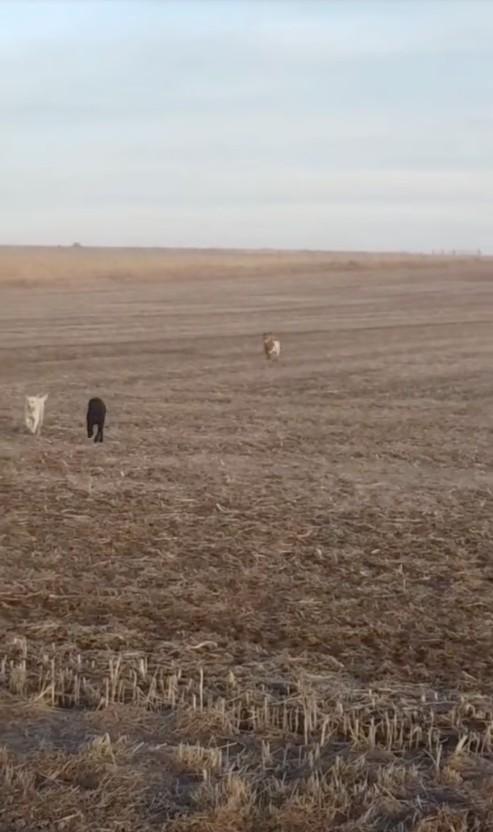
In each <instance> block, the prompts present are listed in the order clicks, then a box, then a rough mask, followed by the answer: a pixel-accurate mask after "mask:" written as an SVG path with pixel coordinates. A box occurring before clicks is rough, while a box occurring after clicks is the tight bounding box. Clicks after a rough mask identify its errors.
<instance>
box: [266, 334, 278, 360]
mask: <svg viewBox="0 0 493 832" xmlns="http://www.w3.org/2000/svg"><path fill="white" fill-rule="evenodd" d="M264 352H265V357H266V358H267V359H269V360H270V359H271V358H279V356H280V354H281V342H280V341H279V339H278V338H274V336H273V334H272V332H264Z"/></svg>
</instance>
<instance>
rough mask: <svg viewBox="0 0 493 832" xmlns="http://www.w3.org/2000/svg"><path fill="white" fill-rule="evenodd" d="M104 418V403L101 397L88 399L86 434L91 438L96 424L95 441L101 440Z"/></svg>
mask: <svg viewBox="0 0 493 832" xmlns="http://www.w3.org/2000/svg"><path fill="white" fill-rule="evenodd" d="M105 418H106V405H105V403H104V402H103V400H102V399H90V400H89V404H88V405H87V436H88V437H89V439H92V434H93V431H94V427H95V426H96V425H97V428H98V430H97V433H96V436H95V437H94V441H95V442H102V441H103V428H104V420H105Z"/></svg>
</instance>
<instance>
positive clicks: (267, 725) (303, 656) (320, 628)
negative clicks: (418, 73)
mask: <svg viewBox="0 0 493 832" xmlns="http://www.w3.org/2000/svg"><path fill="white" fill-rule="evenodd" d="M271 329H272V330H273V331H274V332H275V333H276V334H278V335H279V336H280V338H281V345H282V354H281V360H280V362H279V363H278V364H274V363H272V364H271V363H267V362H266V361H265V360H264V358H263V352H262V342H261V333H262V332H263V331H264V330H271ZM0 367H1V373H0V384H1V398H0V466H1V467H0V496H1V508H2V511H1V516H0V574H1V576H2V581H1V585H0V622H1V625H2V626H1V630H0V747H1V746H3V750H1V749H0V769H1V770H0V832H7V830H8V832H17V830H19V831H20V830H26V832H32V830H40V829H49V830H60V832H61V831H62V830H64V831H65V832H83V830H98V831H99V830H101V832H102V831H103V830H112V832H117V830H118V832H126V831H128V832H139V830H141V832H149V830H160V829H163V830H164V829H166V830H167V832H168V830H169V831H170V832H192V830H193V832H202V830H224V832H264V830H265V831H266V832H303V830H308V829H309V830H313V832H327V830H331V832H332V830H336V832H343V830H344V832H349V830H361V832H363V830H365V832H366V831H367V832H370V831H371V832H385V830H389V831H390V830H402V832H410V831H411V830H413V831H414V830H415V831H416V832H465V831H466V830H487V829H491V828H493V790H492V786H493V630H492V627H493V548H492V539H493V534H492V526H491V524H492V516H493V490H492V489H493V441H492V439H493V431H492V425H493V262H492V261H491V260H489V259H486V258H483V259H481V260H472V259H471V260H467V259H459V258H456V259H447V258H424V257H423V258H420V257H404V256H402V257H398V256H381V257H379V256H367V255H344V254H339V255H327V254H323V253H314V254H307V253H297V254H294V253H293V254H281V253H276V252H270V253H269V252H264V253H256V254H252V253H246V252H225V253H220V252H213V251H211V252H180V251H172V252H165V251H158V250H156V251H148V252H139V251H131V250H128V251H122V250H120V251H104V250H99V251H98V250H86V249H76V248H74V249H51V250H50V249H32V250H29V249H26V250H20V249H3V250H2V249H0ZM29 392H32V393H37V392H39V393H44V392H48V393H49V399H48V402H47V411H46V417H45V429H44V433H43V435H42V436H41V438H39V439H34V438H33V437H31V436H28V435H26V434H25V432H24V430H23V428H22V415H23V397H24V394H25V393H29ZM91 395H102V396H103V398H104V399H105V400H106V402H107V405H108V411H109V417H108V423H107V430H106V434H105V443H104V444H103V445H94V444H92V443H89V442H88V441H87V439H86V438H85V433H84V417H85V407H86V403H87V399H88V398H89V396H91Z"/></svg>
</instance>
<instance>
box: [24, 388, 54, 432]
mask: <svg viewBox="0 0 493 832" xmlns="http://www.w3.org/2000/svg"><path fill="white" fill-rule="evenodd" d="M47 398H48V393H45V395H44V396H26V401H25V410H24V420H25V423H26V428H27V429H28V431H29V432H30V433H39V432H40V430H41V428H42V426H43V418H44V412H45V402H46V399H47Z"/></svg>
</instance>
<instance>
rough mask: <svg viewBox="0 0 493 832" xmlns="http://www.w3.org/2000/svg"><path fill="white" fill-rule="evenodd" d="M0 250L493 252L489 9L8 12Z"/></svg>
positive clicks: (1, 106)
mask: <svg viewBox="0 0 493 832" xmlns="http://www.w3.org/2000/svg"><path fill="white" fill-rule="evenodd" d="M0 117H1V122H0V243H62V244H65V243H71V242H73V241H74V240H79V241H80V242H82V243H85V244H103V245H104V244H109V245H187V246H194V245H198V246H202V245H220V246H261V247H262V246H273V247H284V246H286V247H306V248H327V249H409V250H429V249H432V248H438V247H444V248H459V247H460V248H476V247H481V248H482V249H483V250H484V251H487V250H489V251H493V2H490V0H464V2H459V0H458V1H457V2H455V0H424V1H423V2H421V0H408V2H400V0H387V2H377V0H375V1H374V2H373V0H360V2H352V0H333V2H330V1H329V0H327V2H324V0H318V2H309V0H301V2H283V0H272V2H261V1H260V0H258V2H256V0H245V2H242V0H223V2H213V1H212V0H197V2H192V0H180V1H179V2H166V0H162V2H158V0H155V2H151V1H149V2H146V0H134V2H119V0H100V2H91V0H80V1H79V2H77V0H66V1H65V2H63V0H58V2H43V0H33V2H26V0H15V1H14V2H9V1H8V0H1V2H0Z"/></svg>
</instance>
